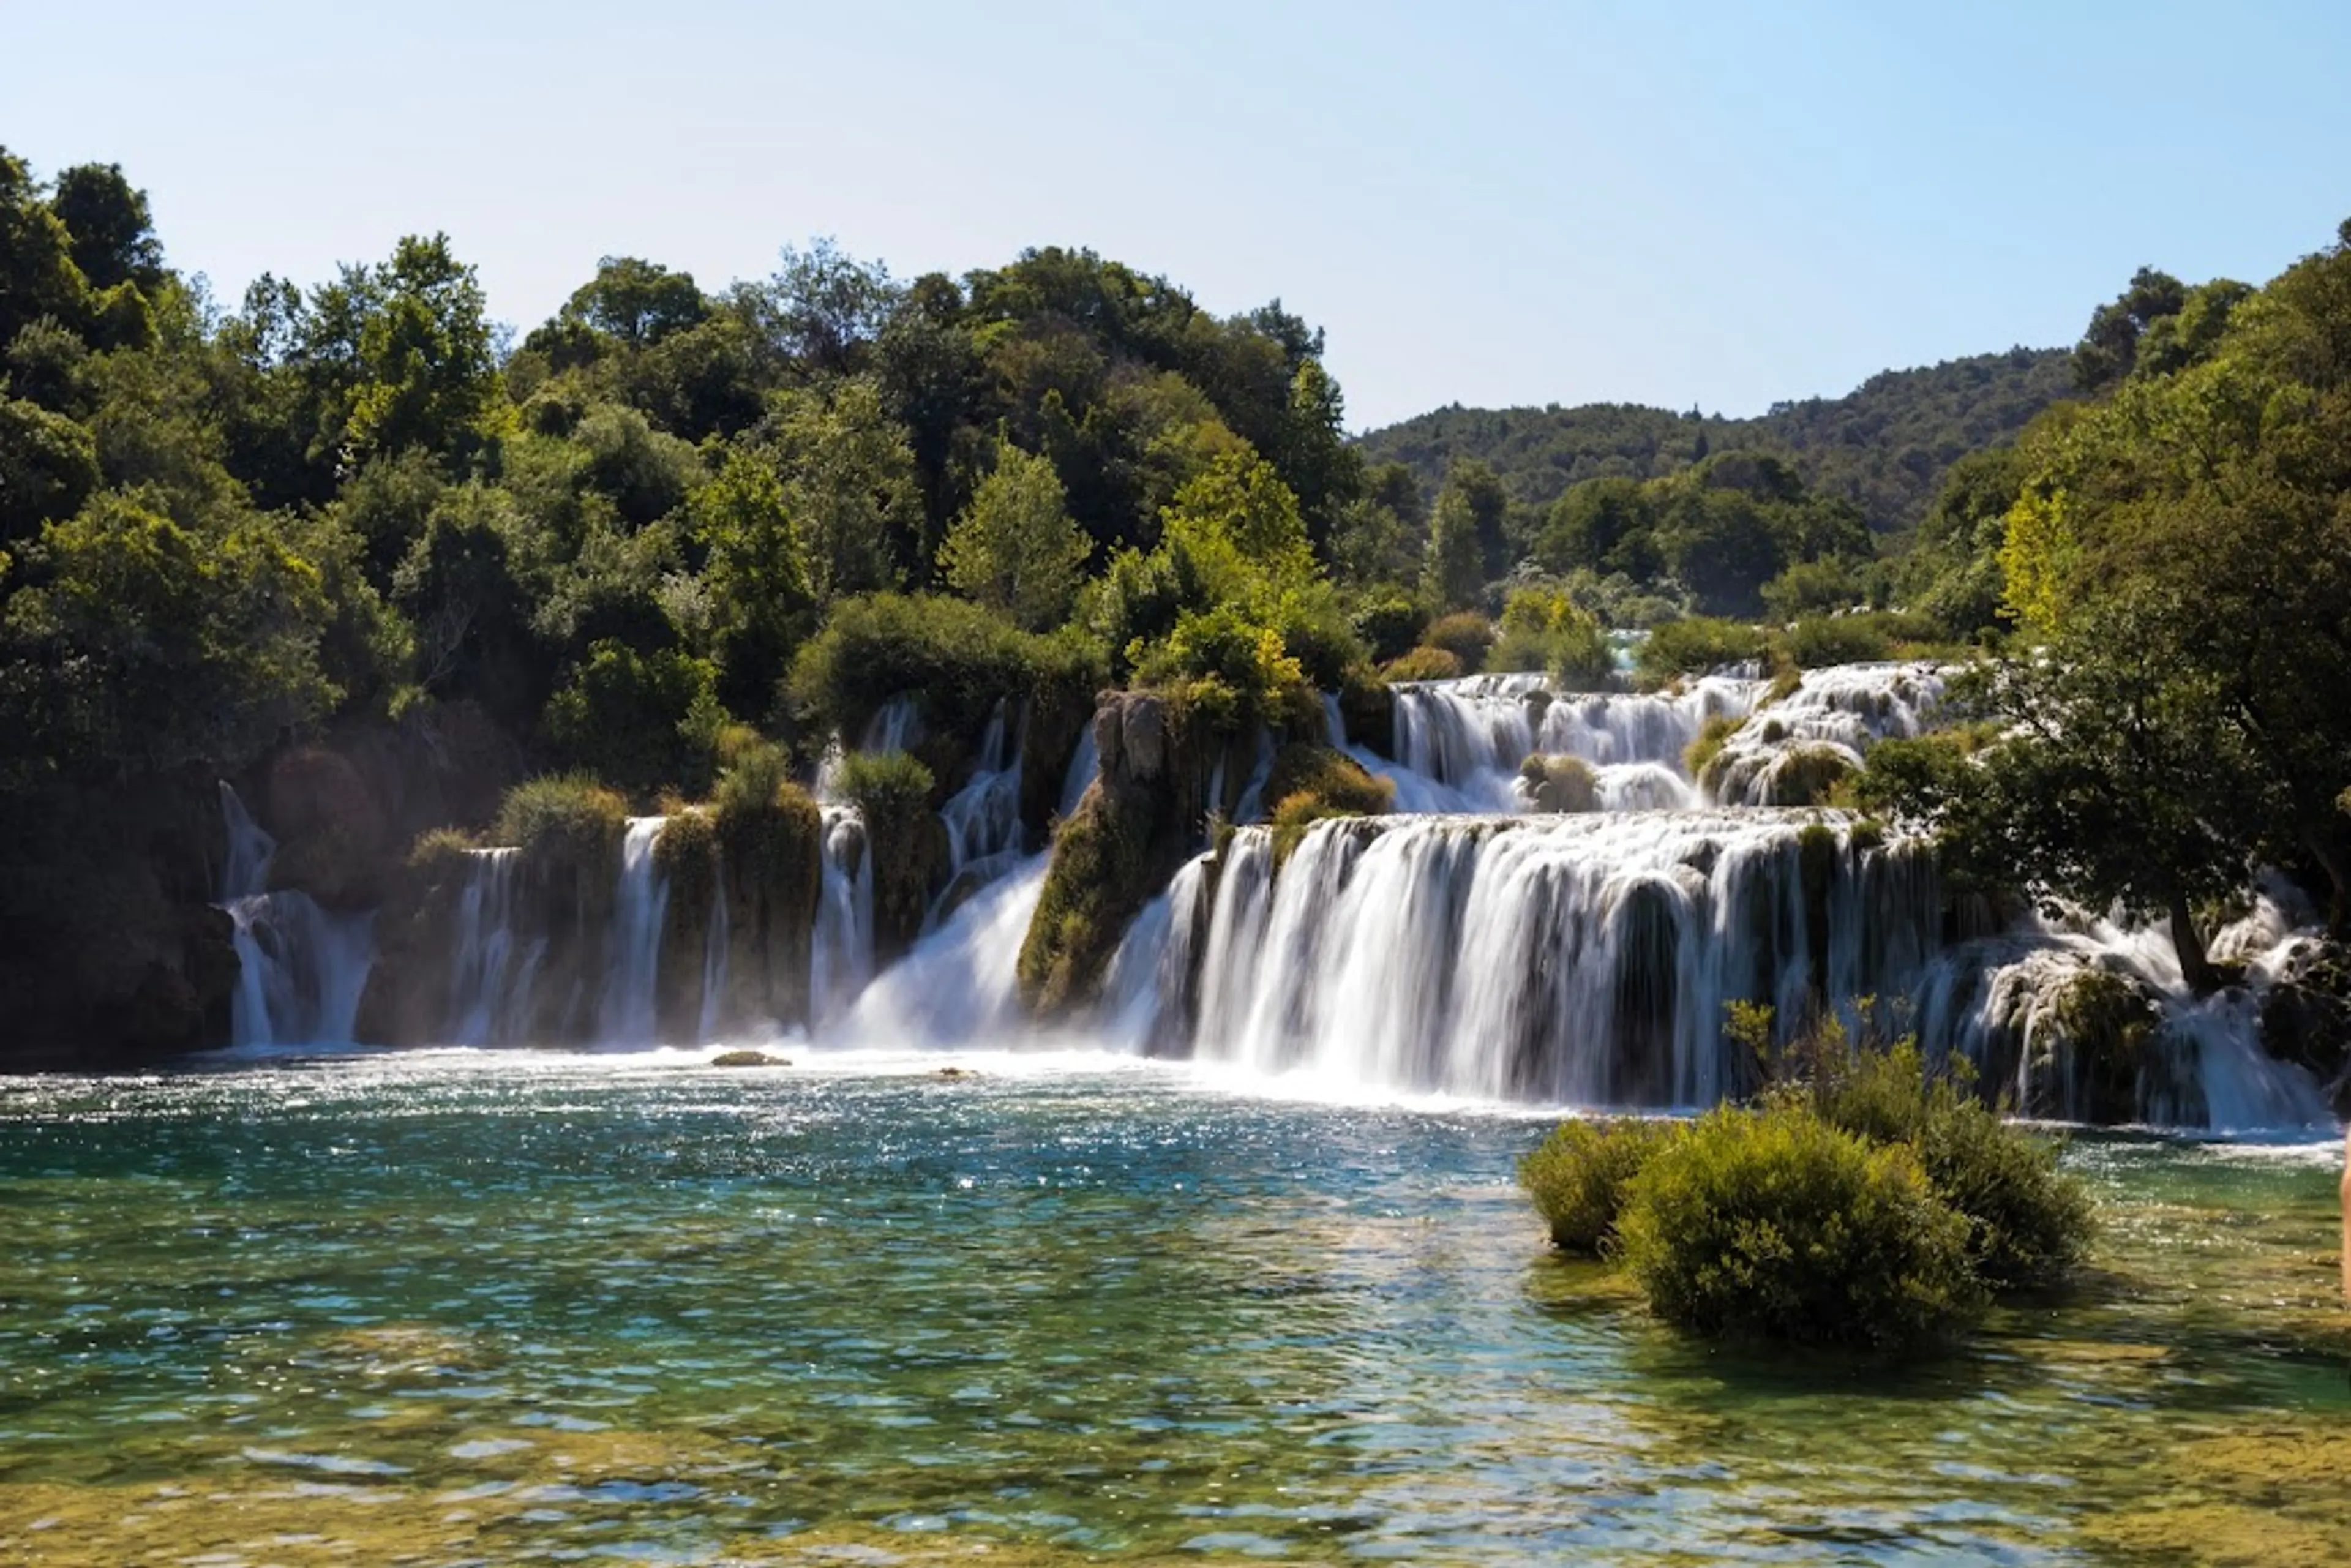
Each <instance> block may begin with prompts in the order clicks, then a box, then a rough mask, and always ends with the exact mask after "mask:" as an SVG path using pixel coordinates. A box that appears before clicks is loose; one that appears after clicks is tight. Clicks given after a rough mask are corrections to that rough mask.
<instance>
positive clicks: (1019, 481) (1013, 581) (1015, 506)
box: [939, 444, 1092, 632]
mask: <svg viewBox="0 0 2351 1568" xmlns="http://www.w3.org/2000/svg"><path fill="white" fill-rule="evenodd" d="M1091 554H1092V542H1091V541H1090V540H1088V539H1087V538H1086V536H1085V535H1084V534H1083V533H1082V532H1081V531H1080V529H1079V528H1078V526H1077V525H1076V524H1075V523H1073V522H1071V520H1070V514H1069V509H1068V507H1067V505H1066V496H1065V493H1064V492H1063V490H1062V488H1061V479H1060V478H1059V477H1058V476H1056V475H1055V474H1054V472H1053V465H1051V464H1050V463H1049V462H1047V461H1046V460H1045V459H1044V458H1042V457H1038V456H1033V455H1030V454H1029V453H1026V452H1023V451H1021V450H1020V449H1019V447H1017V446H1013V445H1009V444H1007V445H1004V446H1002V447H999V448H998V454H997V461H996V467H995V468H994V470H993V471H991V472H990V473H989V474H988V476H987V478H985V479H983V480H981V481H980V484H979V489H978V492H977V494H976V495H974V496H973V497H972V501H971V507H970V508H969V509H968V510H967V511H966V512H965V513H964V515H963V517H962V519H961V520H960V521H959V522H957V523H956V526H955V528H954V529H953V530H952V531H950V532H949V533H948V535H947V538H946V544H945V545H943V546H942V547H940V550H939V570H941V572H942V573H944V574H945V576H946V580H947V582H948V584H949V585H950V586H952V587H953V588H954V589H955V590H956V592H958V593H961V594H963V595H965V596H966V597H967V598H970V599H974V600H977V601H979V602H980V603H982V604H985V605H987V606H988V607H989V608H990V609H992V610H996V611H998V612H1001V613H1003V614H1005V615H1008V616H1009V617H1010V618H1011V619H1012V620H1013V622H1015V623H1017V624H1019V625H1020V626H1023V627H1025V628H1027V629H1028V630H1029V631H1032V632H1036V631H1042V630H1044V629H1045V628H1047V627H1049V626H1054V625H1058V624H1060V623H1061V620H1062V618H1063V617H1065V616H1066V615H1068V614H1069V612H1070V601H1071V596H1072V595H1074V594H1075V593H1076V592H1077V589H1078V580H1079V573H1080V569H1081V568H1082V567H1083V566H1084V565H1085V562H1086V558H1087V557H1088V556H1089V555H1091Z"/></svg>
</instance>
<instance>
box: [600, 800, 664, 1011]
mask: <svg viewBox="0 0 2351 1568" xmlns="http://www.w3.org/2000/svg"><path fill="white" fill-rule="evenodd" d="M668 823H669V819H668V818H666V817H632V818H630V819H629V826H628V831H627V832H626V833H625V834H624V835H623V836H622V840H621V874H620V885H619V886H618V888H617V889H615V891H614V894H613V900H612V943H611V951H610V952H609V953H608V955H607V956H606V968H605V971H604V997H603V1003H602V1006H601V1008H600V1009H598V1023H599V1032H600V1037H601V1040H603V1042H604V1043H605V1044H607V1045H651V1044H652V1043H653V1036H654V1034H655V1032H656V1025H655V1023H654V1009H655V1000H656V998H655V993H654V990H653V981H654V979H655V977H656V973H657V971H658V970H659V969H660V967H661V938H662V919H663V917H664V915H666V914H667V913H668V911H669V878H668V877H666V876H664V875H663V874H662V872H661V868H660V867H659V866H657V865H655V864H654V863H653V846H654V844H655V843H656V842H657V841H659V840H660V838H661V834H662V829H663V828H664V827H666V826H667V825H668Z"/></svg>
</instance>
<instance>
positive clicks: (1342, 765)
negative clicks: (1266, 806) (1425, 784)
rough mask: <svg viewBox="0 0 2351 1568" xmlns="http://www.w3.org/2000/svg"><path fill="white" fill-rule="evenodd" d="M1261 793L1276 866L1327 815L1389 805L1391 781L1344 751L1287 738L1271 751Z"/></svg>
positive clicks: (1365, 813) (1378, 810) (1375, 812)
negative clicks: (1270, 823) (1269, 808)
mask: <svg viewBox="0 0 2351 1568" xmlns="http://www.w3.org/2000/svg"><path fill="white" fill-rule="evenodd" d="M1265 798H1266V799H1267V800H1271V801H1273V802H1274V809H1273V859H1274V863H1275V864H1276V865H1277V866H1279V865H1280V864H1281V863H1282V862H1285V861H1287V860H1288V859H1289V858H1290V852H1291V851H1292V850H1294V849H1296V848H1297V847H1298V842H1299V841H1300V840H1301V838H1303V837H1304V836H1305V833H1306V830H1307V829H1308V828H1310V827H1311V826H1312V825H1313V824H1315V823H1316V822H1319V821H1323V820H1324V819H1326V818H1330V817H1375V816H1379V815H1381V814H1382V813H1384V811H1386V810H1388V808H1389V807H1390V806H1392V805H1394V804H1395V783H1394V782H1393V781H1391V780H1389V779H1380V778H1375V777H1374V776H1373V774H1372V773H1370V772H1369V771H1368V770H1367V769H1365V768H1364V765H1363V764H1362V763H1360V762H1357V761H1356V760H1355V759H1354V758H1352V757H1349V756H1348V755H1347V754H1346V753H1345V752H1343V751H1334V750H1332V748H1331V747H1327V746H1318V745H1315V744H1314V743H1312V742H1311V741H1292V742H1291V743H1290V745H1288V746H1285V747H1282V748H1281V749H1280V750H1279V751H1277V752H1276V753H1274V758H1273V766H1272V768H1270V770H1269V771H1268V772H1267V774H1266V786H1265Z"/></svg>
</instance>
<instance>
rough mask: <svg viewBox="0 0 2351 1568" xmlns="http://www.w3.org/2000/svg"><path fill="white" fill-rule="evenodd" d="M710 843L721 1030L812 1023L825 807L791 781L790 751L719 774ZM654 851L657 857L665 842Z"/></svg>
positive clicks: (768, 753)
mask: <svg viewBox="0 0 2351 1568" xmlns="http://www.w3.org/2000/svg"><path fill="white" fill-rule="evenodd" d="M711 839H712V841H713V848H714V849H715V852H716V874H717V886H718V888H719V889H720V890H721V892H722V894H723V895H724V897H725V900H726V994H725V995H724V996H723V997H721V998H719V1000H718V1006H717V1024H718V1027H719V1028H721V1029H727V1028H736V1027H741V1026H745V1025H752V1024H763V1023H778V1024H788V1025H789V1024H799V1023H805V1022H807V1021H808V1018H809V968H810V956H811V949H812V944H813V942H814V939H815V931H816V910H817V902H818V899H819V898H820V895H821V892H822V887H823V882H824V813H823V812H822V811H821V810H819V809H818V807H817V803H816V802H815V801H814V800H811V799H810V797H809V794H808V792H807V791H806V790H804V789H801V788H799V785H797V784H794V783H792V782H791V781H790V780H789V779H788V778H787V777H786V775H785V769H784V764H783V758H782V754H781V753H780V752H778V751H776V750H775V749H774V748H772V747H768V748H765V749H763V750H758V751H755V752H753V753H751V754H750V755H747V756H746V757H744V758H738V759H737V762H736V763H735V764H734V765H733V766H732V767H730V768H728V769H727V770H726V773H725V774H724V775H723V776H722V777H721V778H720V779H719V783H718V789H717V795H716V800H715V801H714V803H713V805H712V808H711ZM654 849H655V852H656V853H657V854H658V853H659V852H660V844H659V842H658V841H656V843H655V845H654ZM680 853H681V858H684V851H683V850H681V852H680ZM675 900H676V892H675V890H674V889H673V891H672V901H673V902H675Z"/></svg>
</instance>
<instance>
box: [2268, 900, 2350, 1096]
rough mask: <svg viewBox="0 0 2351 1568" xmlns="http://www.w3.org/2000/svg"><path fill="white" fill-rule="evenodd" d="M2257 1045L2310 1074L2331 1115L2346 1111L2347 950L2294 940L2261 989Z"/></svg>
mask: <svg viewBox="0 0 2351 1568" xmlns="http://www.w3.org/2000/svg"><path fill="white" fill-rule="evenodd" d="M2262 1048H2263V1049H2264V1050H2266V1051H2268V1052H2269V1053H2270V1054H2271V1055H2272V1056H2273V1057H2276V1058H2277V1059H2278V1060H2279V1061H2291V1062H2293V1063H2294V1064H2295V1065H2296V1066H2298V1067H2301V1068H2303V1069H2304V1070H2305V1071H2308V1072H2309V1073H2310V1075H2311V1076H2312V1077H2314V1078H2315V1079H2316V1080H2317V1081H2318V1082H2319V1083H2320V1084H2321V1085H2322V1086H2323V1087H2324V1088H2325V1091H2326V1093H2327V1096H2328V1099H2329V1100H2330V1101H2331V1102H2332V1103H2333V1104H2334V1107H2335V1114H2336V1115H2338V1116H2343V1115H2351V950H2346V948H2345V946H2343V945H2342V944H2340V943H2336V942H2332V941H2323V940H2316V939H2310V938H2305V939H2303V940H2301V941H2297V942H2296V943H2295V944H2294V946H2293V948H2292V949H2291V950H2290V951H2289V952H2288V953H2287V954H2286V956H2285V959H2284V961H2283V963H2282V964H2280V965H2279V966H2278V967H2277V970H2276V972H2275V977H2274V978H2273V980H2272V981H2271V983H2270V984H2269V986H2268V987H2267V988H2264V989H2263V990H2262Z"/></svg>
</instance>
